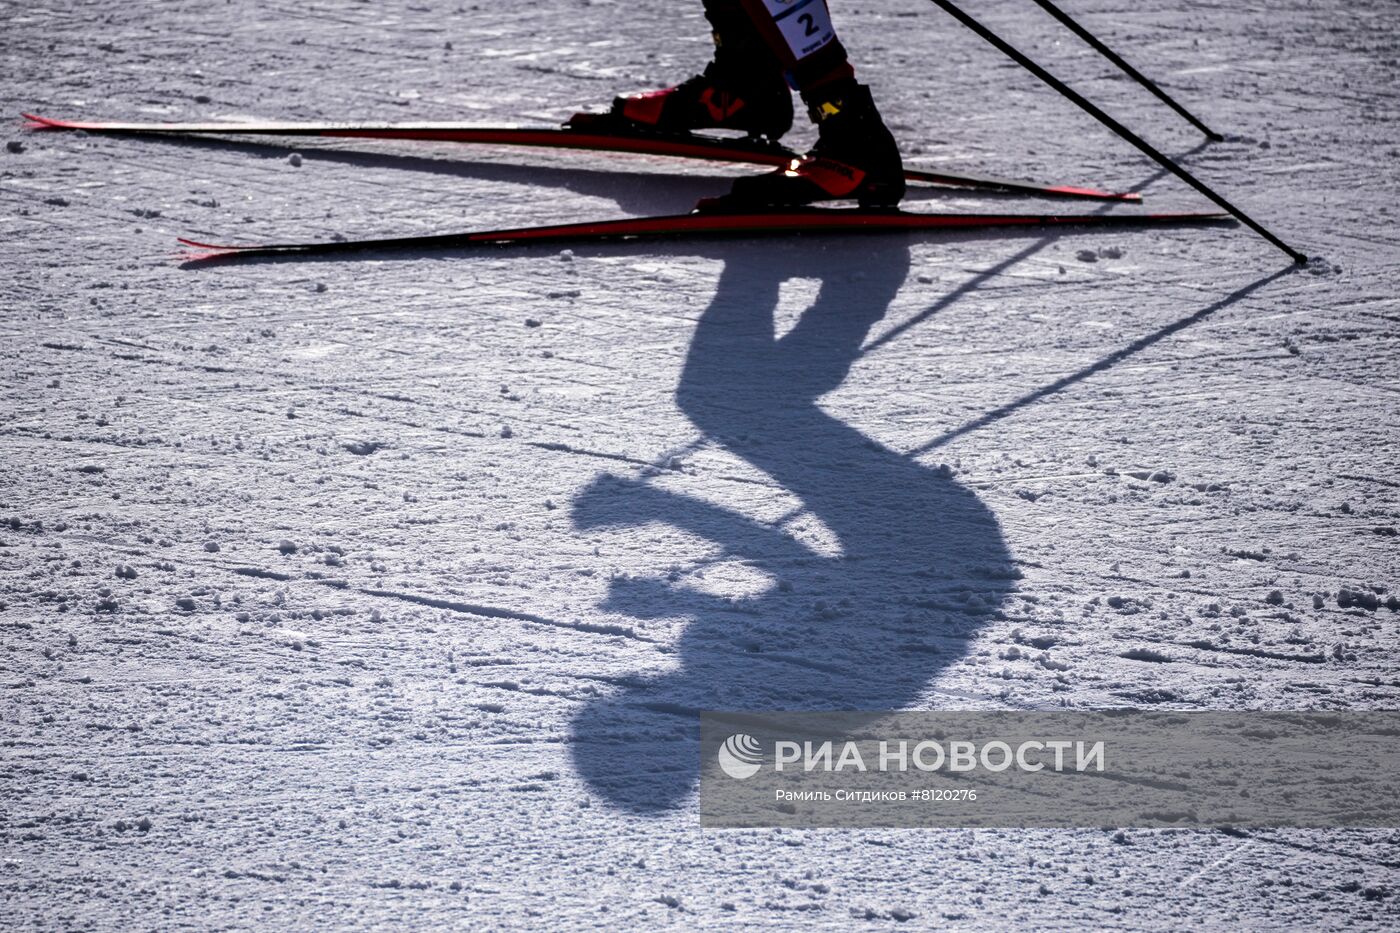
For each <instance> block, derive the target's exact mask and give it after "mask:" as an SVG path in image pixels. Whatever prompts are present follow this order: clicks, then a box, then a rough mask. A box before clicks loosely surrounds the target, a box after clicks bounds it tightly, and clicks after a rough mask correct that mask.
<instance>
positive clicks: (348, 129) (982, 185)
mask: <svg viewBox="0 0 1400 933" xmlns="http://www.w3.org/2000/svg"><path fill="white" fill-rule="evenodd" d="M22 116H23V117H24V119H25V120H27V121H29V122H28V124H27V126H28V128H29V129H31V130H84V131H86V132H89V133H102V134H108V135H114V136H200V135H213V134H224V135H235V136H313V137H330V138H352V139H402V140H422V141H435V142H454V143H475V144H481V145H495V146H533V147H540V148H551V149H582V150H595V151H605V152H629V153H635V154H639V155H658V156H672V157H677V158H683V159H703V160H710V161H718V162H739V163H746V164H750V165H768V166H779V165H787V164H788V163H789V162H791V161H792V160H793V159H795V158H798V157H799V156H800V155H801V154H800V153H798V152H796V151H795V150H792V149H789V148H787V147H786V146H781V145H778V144H777V143H770V142H764V141H761V140H750V139H742V138H732V139H724V138H720V137H713V136H702V135H699V134H697V133H647V132H644V131H640V130H632V131H627V130H625V129H623V128H621V127H619V126H617V125H616V124H614V123H610V122H609V121H608V120H607V119H606V117H605V115H597V114H578V115H577V116H575V117H574V119H573V120H571V121H570V122H569V123H567V124H565V125H563V126H560V127H522V126H472V125H469V124H462V123H413V124H410V123H275V122H273V123H266V122H253V123H104V122H84V121H75V120H55V119H52V118H50V117H42V116H39V115H37V114H32V113H26V114H22ZM590 117H591V118H592V119H588V118H590ZM904 177H905V178H906V179H907V180H908V181H911V182H915V183H919V184H926V185H934V186H938V187H950V188H963V189H970V190H977V191H996V192H1003V193H1011V194H1027V195H1039V196H1041V197H1059V198H1084V199H1088V200H1094V201H1126V202H1133V203H1136V202H1139V201H1141V200H1142V196H1141V195H1140V194H1137V193H1134V192H1126V193H1124V192H1112V191H1100V190H1098V189H1095V188H1083V187H1077V186H1074V185H1042V184H1037V183H1036V182H1030V181H1018V180H1016V179H1011V178H997V177H994V176H989V175H961V174H956V173H951V172H931V171H923V170H917V169H911V170H909V171H906V172H905V173H904Z"/></svg>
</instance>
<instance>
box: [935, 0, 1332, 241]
mask: <svg viewBox="0 0 1400 933" xmlns="http://www.w3.org/2000/svg"><path fill="white" fill-rule="evenodd" d="M932 2H933V3H935V4H937V5H938V6H939V7H940V8H942V9H943V11H944V12H945V13H947V14H948V15H949V16H952V17H953V18H954V19H956V20H957V21H958V22H960V23H962V24H963V25H964V26H966V27H967V28H968V29H971V30H972V31H973V32H975V33H977V35H979V36H981V37H982V38H983V39H985V40H987V41H988V42H990V43H991V44H992V45H994V46H995V47H996V48H997V49H999V50H1000V51H1001V52H1002V53H1003V54H1004V55H1006V56H1007V57H1008V58H1010V59H1011V60H1012V61H1014V62H1016V64H1018V65H1020V66H1021V67H1022V68H1024V69H1026V70H1027V71H1029V72H1030V73H1031V74H1033V75H1035V76H1036V77H1037V78H1039V79H1040V80H1042V81H1044V82H1045V83H1046V84H1048V85H1050V86H1051V87H1052V88H1054V89H1055V90H1057V91H1059V92H1060V93H1061V94H1062V95H1064V96H1065V97H1066V98H1068V99H1069V100H1070V101H1071V102H1072V103H1074V104H1076V105H1077V106H1078V107H1079V109H1081V110H1083V111H1084V112H1085V113H1087V114H1089V116H1091V117H1093V118H1094V119H1095V120H1098V121H1099V122H1100V123H1102V124H1103V125H1104V126H1106V127H1108V128H1109V129H1111V130H1113V132H1115V133H1117V134H1118V135H1119V136H1121V137H1122V138H1123V139H1125V140H1127V141H1128V142H1130V143H1132V144H1133V145H1134V146H1136V147H1137V148H1138V149H1139V150H1140V151H1141V152H1142V153H1143V154H1144V155H1146V156H1148V157H1150V158H1151V159H1153V160H1154V161H1155V162H1156V163H1157V164H1158V165H1160V166H1162V168H1164V169H1166V170H1167V171H1169V172H1171V173H1172V174H1173V175H1175V176H1176V177H1177V178H1180V179H1181V180H1182V181H1184V182H1186V183H1187V184H1188V185H1190V186H1191V187H1193V188H1195V189H1196V190H1197V191H1199V192H1200V193H1201V194H1203V195H1205V196H1206V197H1208V198H1210V199H1211V200H1212V201H1214V202H1215V203H1216V204H1219V205H1220V206H1221V207H1223V208H1224V209H1225V210H1227V211H1229V212H1230V213H1231V214H1232V215H1233V216H1234V217H1235V218H1236V219H1237V220H1239V221H1240V222H1241V223H1243V224H1244V225H1245V226H1247V227H1249V229H1251V230H1253V231H1254V232H1255V233H1257V234H1259V235H1260V236H1261V237H1263V238H1264V239H1266V240H1268V241H1269V242H1270V243H1272V244H1274V245H1275V246H1277V247H1278V248H1279V249H1281V250H1283V251H1284V252H1285V253H1287V254H1288V256H1289V258H1291V259H1292V260H1293V261H1294V262H1296V263H1297V264H1298V265H1300V266H1301V265H1306V264H1307V261H1308V257H1307V256H1304V255H1303V254H1302V253H1300V252H1298V251H1297V250H1296V249H1294V248H1293V247H1291V246H1289V245H1288V244H1287V243H1285V242H1283V241H1282V240H1280V239H1279V238H1278V237H1276V236H1274V235H1273V234H1272V233H1270V232H1269V231H1268V230H1266V229H1265V228H1264V227H1263V225H1261V224H1260V223H1259V222H1258V221H1257V220H1255V219H1254V218H1252V217H1250V216H1249V215H1248V214H1246V213H1245V212H1244V211H1242V210H1240V209H1239V208H1238V207H1235V205H1233V204H1231V203H1230V202H1229V201H1227V200H1225V198H1224V197H1223V196H1221V195H1219V194H1217V193H1216V192H1215V191H1214V190H1213V189H1212V188H1211V187H1210V186H1209V185H1207V184H1206V183H1205V182H1203V181H1201V180H1200V179H1199V178H1197V177H1196V176H1195V175H1192V174H1191V173H1190V172H1188V171H1186V169H1184V168H1182V167H1181V166H1180V165H1177V164H1176V163H1175V162H1173V161H1172V160H1171V159H1170V158H1168V157H1167V156H1165V155H1163V154H1162V153H1160V152H1158V151H1157V150H1156V149H1155V148H1153V146H1152V144H1151V143H1149V142H1147V141H1146V140H1144V139H1143V138H1142V137H1140V136H1138V135H1137V134H1136V133H1134V132H1133V131H1132V130H1130V129H1128V128H1127V127H1126V126H1124V125H1123V124H1121V123H1119V122H1118V121H1117V120H1115V119H1113V118H1112V117H1110V116H1109V115H1108V114H1106V113H1104V112H1103V111H1102V110H1100V109H1099V108H1098V107H1096V106H1094V105H1093V104H1092V103H1090V102H1089V101H1088V100H1086V99H1085V98H1084V97H1083V96H1082V95H1080V94H1079V93H1077V92H1076V91H1075V90H1074V89H1073V88H1071V87H1070V86H1069V85H1067V84H1065V83H1064V82H1063V81H1061V80H1060V79H1059V78H1057V77H1055V76H1054V75H1052V74H1051V73H1050V72H1048V71H1046V70H1045V69H1044V68H1042V67H1040V66H1039V65H1037V64H1036V63H1035V62H1033V61H1031V60H1030V59H1029V58H1027V57H1026V56H1025V55H1023V54H1022V53H1021V52H1019V51H1017V50H1016V49H1015V48H1014V47H1012V46H1011V45H1009V44H1008V43H1007V42H1006V41H1005V40H1004V39H1002V38H1001V37H1000V36H998V35H997V34H996V33H994V32H992V31H991V30H990V29H988V28H987V27H986V26H983V25H982V24H981V23H979V22H978V21H977V20H975V19H973V18H972V17H971V16H968V15H967V14H966V13H964V12H963V11H962V10H961V9H960V8H959V7H958V6H957V5H956V4H954V3H953V2H952V0H932Z"/></svg>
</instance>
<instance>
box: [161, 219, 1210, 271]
mask: <svg viewBox="0 0 1400 933" xmlns="http://www.w3.org/2000/svg"><path fill="white" fill-rule="evenodd" d="M1229 220H1230V218H1229V215H1228V214H1219V213H1173V214H924V213H913V212H910V211H902V210H869V209H864V208H849V207H846V208H843V207H800V208H774V209H769V210H756V211H751V212H727V211H726V212H696V213H692V214H674V215H666V216H656V217H629V218H623V219H620V220H599V221H590V222H585V223H566V224H547V225H544V226H536V227H516V228H513V229H504V230H477V231H469V232H463V233H441V234H430V235H426V236H404V237H376V238H371V239H358V240H330V241H320V242H308V243H253V244H225V243H208V242H205V241H202V240H194V239H189V238H185V237H181V238H180V243H182V244H183V245H185V246H187V247H190V248H192V249H195V250H199V251H200V252H197V253H194V254H190V255H187V256H185V257H183V258H184V259H186V260H187V261H196V262H198V261H204V260H209V259H232V258H242V257H255V256H279V255H287V256H319V255H327V254H333V253H350V252H361V251H376V250H402V249H419V250H430V249H461V248H469V247H481V246H500V245H505V244H521V243H552V244H560V243H592V242H605V241H609V240H629V239H636V240H641V239H647V240H656V239H665V238H679V237H699V236H711V237H723V236H731V237H733V236H775V235H783V234H799V233H899V232H912V231H925V230H954V229H958V230H969V229H991V228H998V227H1042V226H1085V227H1125V226H1142V225H1148V224H1152V225H1171V224H1200V223H1220V222H1223V221H1229Z"/></svg>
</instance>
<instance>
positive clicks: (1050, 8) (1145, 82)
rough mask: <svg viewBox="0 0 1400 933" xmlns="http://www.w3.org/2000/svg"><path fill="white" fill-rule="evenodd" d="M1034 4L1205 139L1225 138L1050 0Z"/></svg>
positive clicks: (1037, 1)
mask: <svg viewBox="0 0 1400 933" xmlns="http://www.w3.org/2000/svg"><path fill="white" fill-rule="evenodd" d="M1035 3H1036V5H1037V6H1039V7H1040V8H1041V9H1042V10H1044V11H1045V12H1047V13H1049V14H1050V15H1051V16H1053V17H1055V19H1057V20H1059V21H1060V22H1061V23H1062V24H1064V26H1066V27H1067V28H1068V29H1069V31H1070V32H1072V33H1074V34H1075V35H1076V36H1078V37H1079V38H1081V39H1083V40H1084V41H1085V42H1087V43H1089V45H1091V46H1093V48H1094V50H1095V51H1096V52H1098V53H1099V54H1100V55H1102V56H1103V57H1104V58H1106V59H1108V60H1109V61H1111V62H1113V64H1115V65H1117V66H1118V67H1119V68H1121V69H1122V70H1123V73H1124V74H1126V75H1127V76H1128V77H1130V78H1132V79H1133V80H1134V81H1136V82H1137V83H1138V84H1141V85H1142V86H1143V87H1145V88H1147V89H1148V90H1149V91H1151V92H1152V93H1153V94H1156V95H1157V97H1158V99H1160V100H1161V101H1162V103H1164V104H1166V105H1167V106H1168V107H1170V108H1172V109H1173V110H1175V111H1176V112H1177V113H1179V114H1180V115H1181V117H1182V119H1184V120H1185V121H1186V122H1187V123H1190V124H1191V125H1192V126H1194V127H1195V128H1196V129H1198V130H1200V131H1201V132H1202V133H1205V134H1206V138H1207V139H1209V140H1211V141H1212V142H1217V143H1218V142H1220V141H1221V140H1223V139H1224V138H1225V137H1224V136H1221V135H1220V134H1219V133H1217V132H1216V131H1215V130H1213V129H1211V128H1210V127H1208V126H1206V125H1205V124H1204V123H1202V122H1201V121H1200V120H1199V119H1197V118H1196V115H1195V114H1193V113H1192V112H1191V111H1189V110H1187V109H1186V108H1185V107H1183V106H1181V104H1179V103H1177V102H1176V100H1175V99H1173V98H1172V96H1171V95H1170V94H1168V93H1167V92H1166V91H1164V90H1162V89H1161V88H1160V87H1158V86H1157V83H1156V82H1155V81H1153V80H1152V79H1151V78H1149V77H1147V75H1145V74H1143V73H1142V72H1140V71H1138V70H1137V69H1136V68H1134V67H1133V66H1132V65H1130V64H1128V63H1127V62H1125V61H1124V60H1123V58H1122V56H1120V55H1119V54H1118V53H1117V52H1115V51H1113V49H1110V48H1109V47H1108V46H1106V45H1104V44H1103V43H1102V42H1100V41H1099V39H1098V37H1097V36H1095V35H1094V34H1093V33H1092V32H1090V31H1089V30H1087V29H1085V28H1084V27H1083V26H1081V25H1079V23H1078V22H1076V21H1075V20H1074V18H1073V17H1071V16H1070V15H1069V14H1068V13H1066V12H1065V11H1064V10H1062V9H1060V8H1059V7H1057V6H1056V5H1055V4H1053V3H1051V2H1050V0H1035Z"/></svg>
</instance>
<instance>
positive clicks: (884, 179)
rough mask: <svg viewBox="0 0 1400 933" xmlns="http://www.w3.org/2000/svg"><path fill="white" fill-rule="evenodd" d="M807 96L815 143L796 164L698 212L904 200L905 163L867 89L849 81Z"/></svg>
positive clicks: (742, 184)
mask: <svg viewBox="0 0 1400 933" xmlns="http://www.w3.org/2000/svg"><path fill="white" fill-rule="evenodd" d="M843 84H844V86H836V87H827V88H824V89H822V91H821V92H819V93H814V94H813V95H811V97H810V99H808V101H807V104H808V106H807V113H808V115H809V116H811V118H812V122H814V123H816V124H817V142H816V145H814V146H813V147H812V150H811V151H810V152H809V153H807V154H806V155H805V156H803V157H802V158H800V159H793V160H792V162H791V163H789V164H788V165H787V166H786V167H784V168H780V169H776V170H775V171H772V172H769V173H768V174H766V175H754V176H751V177H747V178H740V179H738V180H737V181H735V182H734V187H733V189H732V190H731V192H730V193H729V194H728V195H726V196H724V197H722V198H710V199H706V200H705V201H702V202H701V203H700V205H698V209H699V210H743V209H757V208H764V207H792V206H797V205H803V204H811V203H813V202H814V201H832V200H838V199H844V198H854V199H855V200H856V201H858V202H859V203H860V206H861V207H872V208H892V207H895V206H896V205H898V204H899V202H900V199H901V198H903V197H904V187H905V186H904V163H903V160H901V159H900V156H899V146H898V145H897V144H896V143H895V141H894V136H893V135H891V133H890V131H889V128H888V127H886V126H885V122H884V120H882V119H880V112H879V111H878V110H876V109H875V101H874V100H873V99H872V98H871V96H870V89H869V88H868V87H866V86H865V85H863V84H857V83H856V82H855V81H854V80H852V81H850V82H849V83H844V82H843Z"/></svg>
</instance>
